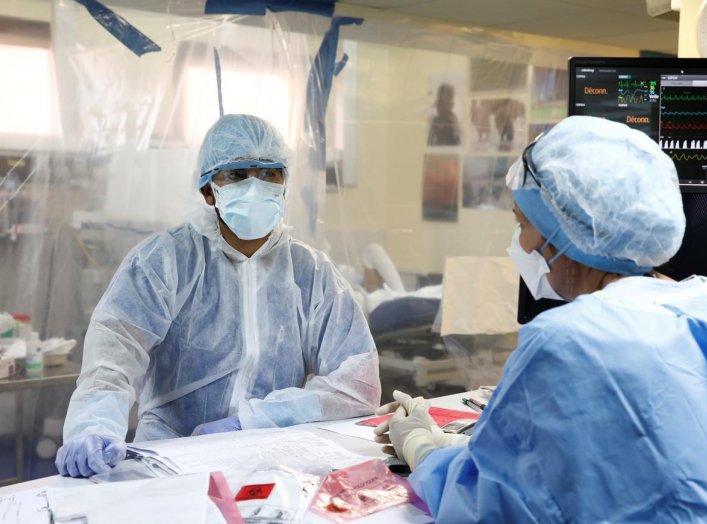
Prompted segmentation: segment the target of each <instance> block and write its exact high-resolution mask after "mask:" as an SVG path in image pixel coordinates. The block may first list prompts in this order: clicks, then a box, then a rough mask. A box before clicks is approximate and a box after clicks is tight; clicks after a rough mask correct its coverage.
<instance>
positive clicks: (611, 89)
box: [569, 58, 707, 191]
mask: <svg viewBox="0 0 707 524" xmlns="http://www.w3.org/2000/svg"><path fill="white" fill-rule="evenodd" d="M569 73H570V99H569V113H570V114H571V115H590V116H599V117H604V118H608V119H610V120H614V121H616V122H621V123H624V124H627V125H628V126H630V127H633V128H635V129H637V130H639V131H642V132H644V133H645V134H647V135H648V136H650V137H651V138H652V139H653V140H655V141H656V142H658V143H659V144H660V147H661V148H662V149H663V151H665V153H666V154H667V155H668V156H669V157H670V158H672V159H673V161H674V162H675V166H676V167H677V171H678V178H679V180H680V185H681V186H682V188H683V189H687V188H691V189H697V190H698V191H701V190H707V60H699V59H696V60H695V59H650V58H633V59H591V58H585V59H582V58H572V59H571V60H570V71H569ZM700 186H702V188H700ZM689 190H690V189H688V191H689Z"/></svg>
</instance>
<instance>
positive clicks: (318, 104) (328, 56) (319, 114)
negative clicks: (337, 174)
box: [306, 16, 363, 169]
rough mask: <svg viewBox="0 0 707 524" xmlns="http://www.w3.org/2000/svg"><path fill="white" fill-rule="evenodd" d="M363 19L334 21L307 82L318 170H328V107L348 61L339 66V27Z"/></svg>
mask: <svg viewBox="0 0 707 524" xmlns="http://www.w3.org/2000/svg"><path fill="white" fill-rule="evenodd" d="M362 23H363V18H351V17H347V16H337V17H335V18H333V19H332V20H331V26H330V27H329V30H328V31H327V32H326V34H325V35H324V39H323V40H322V44H321V46H320V47H319V52H318V53H317V56H316V57H315V58H314V63H313V64H312V69H311V71H310V72H309V78H308V79H307V108H306V118H307V122H308V123H309V125H310V127H311V130H312V136H313V140H314V148H313V149H312V151H311V154H312V158H311V159H310V164H311V165H312V167H314V168H315V169H324V166H325V164H326V126H325V119H326V108H327V105H328V103H329V94H330V93H331V84H332V81H333V79H334V75H335V74H337V75H338V74H339V73H340V72H341V70H342V69H343V67H344V65H346V62H347V60H348V56H347V55H344V57H343V59H342V60H341V62H339V63H338V64H337V63H336V48H337V46H338V45H339V28H340V27H341V26H344V25H351V24H356V25H361V24H362Z"/></svg>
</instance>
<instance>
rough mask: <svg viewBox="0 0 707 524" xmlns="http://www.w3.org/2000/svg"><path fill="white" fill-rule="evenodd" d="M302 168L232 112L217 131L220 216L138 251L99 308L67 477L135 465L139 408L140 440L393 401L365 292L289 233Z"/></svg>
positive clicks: (207, 172) (206, 187)
mask: <svg viewBox="0 0 707 524" xmlns="http://www.w3.org/2000/svg"><path fill="white" fill-rule="evenodd" d="M287 160H288V149H287V146H286V144H285V141H284V140H283V138H282V136H281V135H280V133H279V132H278V131H277V129H275V128H274V127H273V126H272V125H271V124H270V123H268V122H266V121H264V120H261V119H260V118H256V117H254V116H249V115H226V116H223V117H222V118H221V119H219V121H218V122H216V124H215V125H214V126H213V127H212V128H211V129H210V130H209V131H208V133H207V134H206V137H205V139H204V143H203V145H202V146H201V151H200V153H199V167H200V172H201V177H200V179H199V188H200V190H201V192H202V193H203V196H204V199H205V201H206V204H208V205H207V206H204V209H203V210H202V212H201V214H200V215H199V216H197V217H194V218H193V219H192V220H191V221H190V222H189V223H187V224H184V225H182V226H180V227H177V228H174V229H171V230H167V231H164V232H162V233H159V234H156V235H154V236H152V237H150V238H148V239H147V240H145V241H143V242H142V243H140V244H139V245H138V246H136V247H135V248H134V249H133V250H132V251H131V252H130V253H129V254H128V255H127V257H126V258H125V260H124V261H123V263H122V265H121V266H120V268H119V269H118V271H117V272H116V274H115V276H114V277H113V280H112V282H111V283H110V285H109V287H108V289H107V291H106V293H105V295H104V296H103V298H102V299H101V301H100V302H99V304H98V306H97V307H96V310H95V311H94V313H93V317H92V318H91V322H90V325H89V328H88V332H87V334H86V342H85V349H84V358H83V366H82V369H81V376H80V377H79V380H78V388H77V389H76V391H75V392H74V394H73V396H72V398H71V403H70V405H69V410H68V414H67V417H66V423H65V425H64V445H63V447H62V448H61V449H60V450H59V452H58V453H57V458H56V465H57V468H58V469H59V471H60V473H61V474H63V475H71V476H90V475H92V474H94V473H98V472H103V471H106V470H107V469H108V468H109V466H113V465H115V464H116V463H117V462H118V461H120V460H122V458H123V457H124V456H125V442H124V439H125V436H126V432H127V429H128V413H129V411H130V407H131V406H132V404H133V403H134V402H135V401H137V402H138V403H139V423H138V427H137V433H136V435H135V440H136V441H143V440H152V439H165V438H174V437H181V436H185V435H191V434H192V433H195V434H203V433H214V432H221V431H233V430H239V429H250V428H266V427H277V426H288V425H292V424H299V423H304V422H310V421H317V420H329V419H336V418H346V417H354V416H358V415H365V414H369V413H372V412H373V410H374V409H375V408H376V407H377V406H378V405H379V403H380V381H379V377H378V357H377V352H376V348H375V346H374V343H373V340H372V338H371V334H370V332H369V330H368V327H367V325H366V321H365V319H364V316H363V314H362V313H361V311H360V309H359V308H358V306H357V305H356V303H355V302H354V300H353V297H352V293H351V290H350V287H349V286H348V285H347V284H346V283H345V281H344V279H343V278H342V277H341V276H340V274H339V273H338V271H337V270H336V269H335V268H334V266H333V264H332V263H331V261H330V260H329V259H328V258H327V256H326V255H324V254H323V253H321V252H319V251H316V250H314V249H312V248H310V247H308V246H307V245H305V244H303V243H302V242H299V241H297V240H295V239H293V238H291V237H290V235H289V234H288V231H287V228H286V227H285V226H284V225H283V224H282V222H281V218H282V212H283V206H284V199H285V193H286V189H287V177H288V174H287ZM168 175H169V173H165V177H166V178H165V183H166V184H169V176H168Z"/></svg>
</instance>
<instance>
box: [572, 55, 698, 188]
mask: <svg viewBox="0 0 707 524" xmlns="http://www.w3.org/2000/svg"><path fill="white" fill-rule="evenodd" d="M601 66H606V67H621V66H624V67H643V68H660V69H663V68H665V69H666V71H665V72H666V73H671V72H673V71H670V69H674V70H675V71H674V72H675V73H679V72H680V70H681V69H682V70H685V69H704V74H705V75H707V58H677V57H638V56H636V57H595V56H587V57H585V56H573V57H570V59H569V61H568V66H567V74H568V75H569V93H568V97H567V114H568V115H570V116H571V115H573V114H574V112H573V109H574V104H575V89H576V75H575V74H574V71H575V70H576V69H577V68H578V67H601ZM661 72H663V71H661ZM680 191H682V192H684V193H707V183H706V184H683V183H680Z"/></svg>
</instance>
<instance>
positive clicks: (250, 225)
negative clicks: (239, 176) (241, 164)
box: [211, 178, 285, 240]
mask: <svg viewBox="0 0 707 524" xmlns="http://www.w3.org/2000/svg"><path fill="white" fill-rule="evenodd" d="M211 188H212V189H213V192H214V196H215V198H216V209H218V211H219V215H220V216H221V219H222V220H223V221H224V222H225V223H226V225H227V226H228V228H229V229H230V230H231V231H233V232H234V233H235V234H236V236H237V237H238V238H240V239H242V240H254V239H256V238H263V237H264V236H266V235H267V234H268V233H270V232H271V231H272V230H273V228H274V227H275V225H276V224H277V223H278V222H279V221H280V218H282V213H283V210H284V207H285V186H284V185H283V184H274V183H272V182H265V181H263V180H259V179H257V178H248V179H247V180H243V181H242V182H237V183H235V184H228V185H226V186H221V187H219V186H217V185H216V184H213V183H212V184H211Z"/></svg>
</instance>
